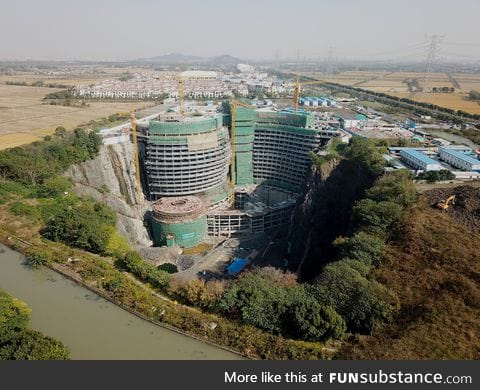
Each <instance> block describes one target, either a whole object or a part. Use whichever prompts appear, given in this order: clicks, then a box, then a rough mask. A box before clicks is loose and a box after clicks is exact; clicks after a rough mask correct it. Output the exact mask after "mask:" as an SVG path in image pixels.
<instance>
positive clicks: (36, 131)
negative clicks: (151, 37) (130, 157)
mask: <svg viewBox="0 0 480 390" xmlns="http://www.w3.org/2000/svg"><path fill="white" fill-rule="evenodd" d="M115 71H116V72H117V73H118V74H121V73H123V72H125V71H126V69H123V68H122V69H115ZM129 71H132V70H131V69H129ZM113 76H114V75H113V74H108V73H103V74H83V75H79V76H78V77H77V76H67V77H65V76H64V75H62V78H59V77H57V76H55V77H52V76H50V75H34V74H25V75H15V76H6V75H2V76H0V150H1V149H6V148H11V147H15V146H19V145H23V144H26V143H30V142H33V141H36V140H39V139H41V138H42V137H44V136H45V135H48V134H51V133H52V132H53V131H54V130H55V128H56V127H57V126H64V127H65V128H67V129H72V128H74V127H77V126H79V125H82V124H85V123H88V122H89V121H91V120H96V119H100V118H102V117H107V116H109V115H112V114H115V113H117V112H129V111H131V110H134V109H139V108H144V107H146V106H149V105H152V104H153V103H152V102H113V103H112V102H88V106H86V107H66V106H60V105H58V106H55V105H49V104H43V103H44V102H43V100H42V99H43V98H44V97H45V95H46V94H48V93H52V92H55V91H59V90H60V89H55V88H45V87H29V86H28V87H27V86H16V85H6V84H5V82H6V81H25V82H27V83H32V82H35V81H38V80H41V81H43V82H44V83H61V84H66V85H75V84H81V83H83V82H85V83H92V82H96V81H99V80H102V79H106V78H109V77H113ZM68 77H70V78H68Z"/></svg>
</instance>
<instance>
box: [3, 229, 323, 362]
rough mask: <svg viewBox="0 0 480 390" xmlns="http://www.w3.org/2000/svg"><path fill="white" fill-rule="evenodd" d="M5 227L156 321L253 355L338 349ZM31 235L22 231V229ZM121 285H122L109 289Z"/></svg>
mask: <svg viewBox="0 0 480 390" xmlns="http://www.w3.org/2000/svg"><path fill="white" fill-rule="evenodd" d="M16 225H17V226H16V229H15V230H14V232H15V233H16V234H13V231H12V230H11V228H10V229H7V230H5V229H0V241H1V242H2V243H4V244H5V245H7V246H8V247H10V248H11V249H13V250H16V251H18V252H20V253H22V254H28V253H29V252H30V251H32V250H34V251H42V252H44V253H47V254H48V256H49V259H50V260H51V261H50V262H49V264H48V266H49V267H50V268H52V269H54V270H55V271H56V272H59V273H61V274H63V275H65V276H66V277H68V278H70V279H71V280H73V281H75V282H76V283H78V284H80V285H82V286H84V287H85V288H88V289H89V290H90V291H92V292H94V293H96V294H98V295H99V296H101V297H103V298H105V299H107V300H109V301H110V302H112V303H114V304H115V305H118V306H119V307H121V308H123V309H125V310H127V311H129V312H130V313H131V314H134V315H136V316H137V317H139V318H142V319H144V320H147V321H149V322H150V323H152V324H155V325H158V326H162V327H165V328H167V329H169V330H173V331H175V332H178V333H181V334H183V335H185V336H188V337H192V338H195V339H196V340H199V341H202V342H205V343H208V344H210V345H214V346H216V347H219V348H222V349H224V350H226V351H229V352H232V353H236V354H239V355H241V356H244V357H247V358H251V359H327V358H329V357H330V356H331V354H332V350H331V349H326V348H325V347H324V345H322V344H319V343H309V342H303V341H297V340H289V339H284V338H282V337H280V336H276V335H272V334H270V333H267V332H263V331H261V330H259V329H257V328H255V327H252V326H247V325H243V324H239V323H236V322H232V321H230V320H227V319H225V318H222V317H218V316H216V315H213V314H210V313H204V312H201V311H200V310H198V309H195V308H191V307H187V306H184V305H180V304H177V303H176V302H171V301H169V300H165V299H161V298H160V297H158V296H157V295H156V294H153V293H152V291H151V289H149V288H148V286H143V285H142V284H139V283H137V282H136V281H133V280H132V278H131V276H130V275H129V274H126V273H125V272H121V271H119V270H118V269H117V268H116V267H115V266H114V264H113V260H112V259H108V258H104V257H101V256H96V255H92V254H90V253H88V252H84V251H80V250H77V249H73V248H69V247H67V246H65V245H63V244H59V243H56V242H51V241H47V240H45V239H43V238H42V237H41V236H40V235H39V234H38V233H37V234H32V231H31V225H30V226H29V225H26V226H25V225H23V224H18V220H17V223H16ZM23 229H25V231H28V232H29V234H27V235H22V234H21V233H22V230H23ZM112 284H116V285H117V288H116V289H112V288H108V286H111V285H112Z"/></svg>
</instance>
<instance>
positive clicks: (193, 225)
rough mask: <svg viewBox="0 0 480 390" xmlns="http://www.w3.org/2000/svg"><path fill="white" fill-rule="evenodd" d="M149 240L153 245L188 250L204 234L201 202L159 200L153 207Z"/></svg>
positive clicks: (190, 198) (185, 198) (189, 198)
mask: <svg viewBox="0 0 480 390" xmlns="http://www.w3.org/2000/svg"><path fill="white" fill-rule="evenodd" d="M152 232H153V240H154V242H155V244H157V245H167V246H173V245H178V246H180V247H182V248H191V247H193V246H196V245H198V244H200V243H201V242H202V241H203V240H204V239H205V237H206V234H207V218H206V210H205V205H204V203H203V201H202V200H201V199H200V198H198V197H196V196H175V197H168V198H161V199H160V200H159V201H158V202H156V203H155V204H154V205H153V221H152Z"/></svg>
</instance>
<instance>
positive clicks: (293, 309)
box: [218, 268, 345, 341]
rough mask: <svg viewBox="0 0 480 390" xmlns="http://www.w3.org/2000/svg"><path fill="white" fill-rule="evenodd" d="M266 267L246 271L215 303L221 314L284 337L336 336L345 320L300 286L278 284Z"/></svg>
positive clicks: (315, 338)
mask: <svg viewBox="0 0 480 390" xmlns="http://www.w3.org/2000/svg"><path fill="white" fill-rule="evenodd" d="M275 274H276V272H273V273H272V272H271V271H269V270H268V268H267V269H259V270H254V271H252V272H246V273H244V274H243V275H242V276H240V277H239V278H238V279H237V280H235V281H234V282H233V283H232V284H231V286H229V287H228V288H227V289H226V291H225V293H224V294H223V297H222V298H221V299H220V301H219V302H218V308H219V310H220V311H221V312H223V313H224V314H226V315H228V316H231V317H233V318H237V319H239V320H241V321H242V322H244V323H246V324H250V325H254V326H256V327H259V328H261V329H265V330H268V331H270V332H273V333H276V334H282V335H284V336H287V337H295V338H300V339H303V340H311V341H313V340H315V341H320V340H326V339H328V338H331V337H334V338H339V337H341V335H342V334H343V332H344V330H345V323H344V322H343V320H342V319H341V317H340V316H339V315H338V314H337V313H336V312H335V310H333V309H332V308H331V307H327V306H325V305H323V304H322V303H319V302H318V301H316V300H315V299H314V298H313V297H312V296H311V295H310V294H309V293H308V292H307V291H306V290H305V289H304V287H303V286H301V285H298V284H297V283H296V282H295V283H291V282H290V280H289V281H288V282H287V283H286V284H285V283H283V284H282V283H278V281H277V280H275V279H276V278H272V277H270V275H275Z"/></svg>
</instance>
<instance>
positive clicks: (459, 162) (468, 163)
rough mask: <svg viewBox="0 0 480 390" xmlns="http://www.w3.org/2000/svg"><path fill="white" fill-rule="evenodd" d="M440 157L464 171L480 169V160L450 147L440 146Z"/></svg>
mask: <svg viewBox="0 0 480 390" xmlns="http://www.w3.org/2000/svg"><path fill="white" fill-rule="evenodd" d="M439 156H440V159H441V160H443V161H445V162H446V163H448V164H450V165H452V166H454V167H455V168H458V169H461V170H462V171H480V160H477V159H476V158H473V157H471V156H469V155H468V154H465V153H464V152H463V151H461V150H456V149H452V148H450V147H446V148H439Z"/></svg>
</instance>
